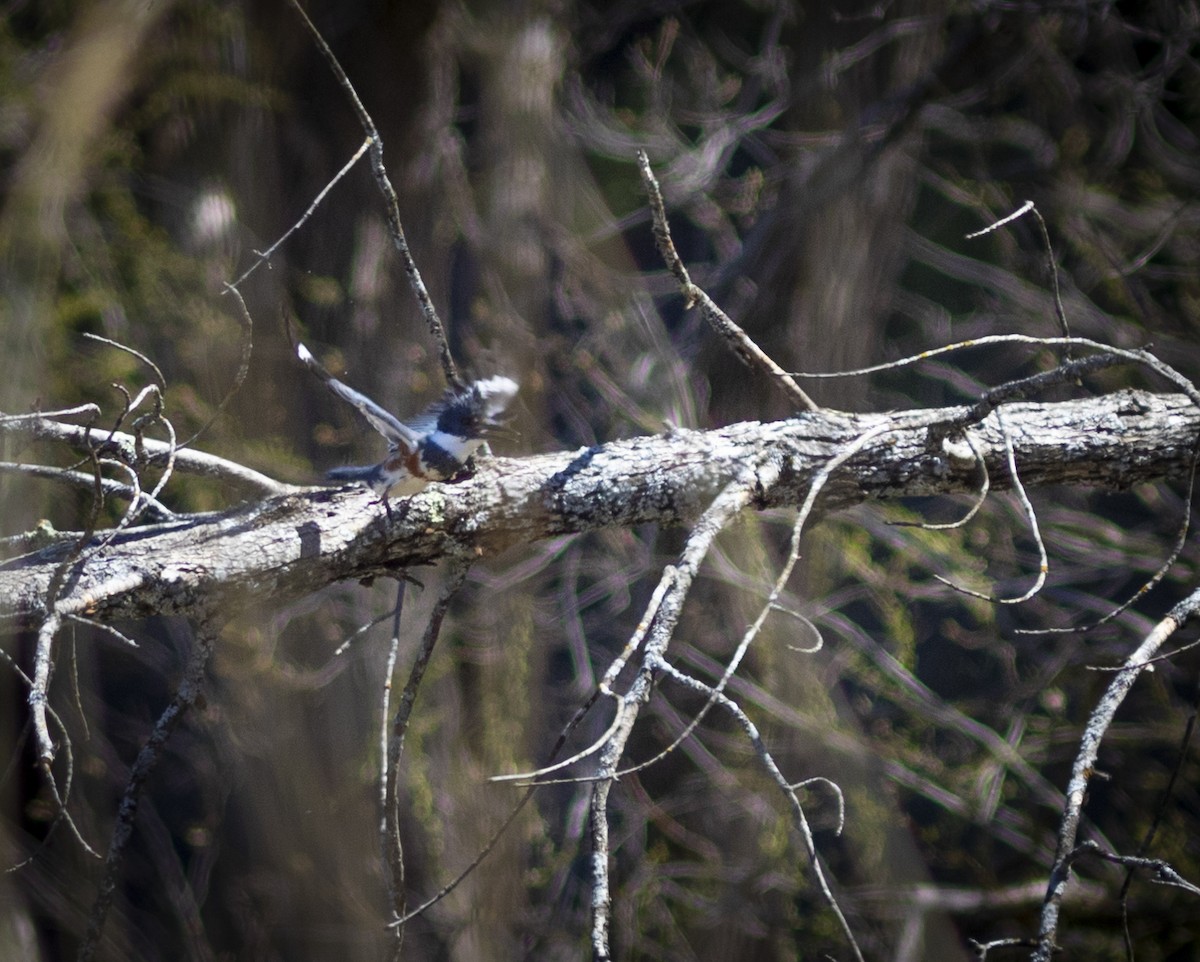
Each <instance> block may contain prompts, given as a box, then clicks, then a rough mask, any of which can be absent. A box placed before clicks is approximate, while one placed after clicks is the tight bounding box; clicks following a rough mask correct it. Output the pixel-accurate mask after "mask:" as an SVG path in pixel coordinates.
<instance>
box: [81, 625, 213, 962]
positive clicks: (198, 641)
mask: <svg viewBox="0 0 1200 962" xmlns="http://www.w3.org/2000/svg"><path fill="white" fill-rule="evenodd" d="M217 632H218V629H217V628H216V627H215V626H214V625H213V624H212V622H211V621H210V620H208V619H203V620H200V621H198V622H197V623H196V624H195V628H194V630H193V636H192V646H191V651H190V652H189V653H188V657H187V662H186V664H185V665H184V670H183V679H182V680H181V681H180V683H179V688H178V690H177V691H176V692H175V695H174V697H173V698H172V699H171V701H170V703H169V704H168V705H167V707H166V708H165V709H164V710H163V713H162V714H161V715H160V716H159V718H158V721H157V723H155V726H154V730H153V731H152V732H151V733H150V737H149V738H148V739H147V740H146V744H145V745H143V746H142V749H141V751H140V752H138V756H137V760H136V761H135V762H134V763H133V767H132V768H131V769H130V771H129V779H128V781H127V782H126V785H125V792H124V794H123V795H122V796H121V805H120V807H119V808H118V810H117V821H116V823H115V824H114V825H113V831H112V838H111V840H110V841H109V845H108V854H107V855H106V856H105V859H104V872H103V875H102V876H101V879H100V889H99V892H98V893H97V894H96V900H95V901H94V902H93V903H92V911H91V914H90V916H89V918H88V926H87V934H86V935H85V936H84V940H83V944H82V945H81V947H80V949H79V962H91V960H92V959H93V958H95V955H96V951H97V949H98V948H99V946H100V937H101V935H102V934H103V931H104V923H105V920H106V919H107V918H108V910H109V907H110V906H111V905H112V897H113V890H114V888H115V887H116V883H117V873H118V872H119V871H120V869H121V864H122V862H123V861H124V857H125V848H126V846H127V845H128V843H129V839H130V836H131V835H132V834H133V820H134V818H135V816H136V815H137V810H138V804H139V803H140V801H141V795H142V789H143V787H144V786H145V784H146V779H148V778H149V777H150V774H151V772H153V771H154V768H155V766H156V765H158V762H159V760H160V759H161V758H162V754H163V749H164V748H165V746H166V743H167V740H168V739H169V738H170V737H171V733H172V732H173V731H174V730H175V727H176V726H177V725H178V724H179V722H180V720H181V719H182V718H183V716H184V715H185V714H186V713H187V711H188V709H189V708H191V707H192V706H193V705H194V704H195V703H196V699H197V698H199V697H200V693H201V690H202V689H203V687H204V672H205V669H206V667H207V665H208V661H209V658H210V657H211V656H212V653H213V649H214V648H215V647H216V642H217Z"/></svg>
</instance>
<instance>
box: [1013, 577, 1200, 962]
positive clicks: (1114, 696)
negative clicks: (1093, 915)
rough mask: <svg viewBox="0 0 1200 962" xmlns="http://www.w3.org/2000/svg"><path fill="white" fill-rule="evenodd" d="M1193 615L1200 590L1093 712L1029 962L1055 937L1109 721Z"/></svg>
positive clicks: (1036, 961)
mask: <svg viewBox="0 0 1200 962" xmlns="http://www.w3.org/2000/svg"><path fill="white" fill-rule="evenodd" d="M1197 611H1200V590H1197V591H1194V592H1192V594H1190V595H1189V596H1188V597H1187V598H1185V599H1183V601H1181V602H1179V603H1178V604H1177V605H1175V607H1173V608H1172V609H1171V610H1170V612H1168V613H1167V616H1166V617H1165V618H1163V619H1162V621H1160V622H1159V623H1158V624H1157V625H1155V626H1154V629H1153V630H1152V631H1151V632H1150V633H1149V634H1148V635H1147V636H1146V637H1145V639H1144V640H1143V641H1142V643H1141V644H1140V645H1139V646H1138V647H1137V649H1136V650H1135V651H1134V652H1133V654H1131V655H1130V656H1129V657H1128V658H1127V659H1126V660H1125V667H1124V668H1123V669H1122V670H1121V671H1120V672H1118V673H1117V675H1116V676H1115V677H1114V678H1113V680H1112V681H1111V682H1110V683H1109V686H1108V689H1107V690H1106V691H1105V692H1104V695H1103V696H1102V697H1101V699H1100V701H1099V703H1098V704H1097V705H1096V707H1095V709H1094V710H1093V711H1092V715H1091V717H1090V718H1089V719H1088V723H1087V727H1086V729H1085V730H1084V734H1083V738H1082V740H1081V741H1080V746H1079V752H1078V753H1077V754H1076V756H1075V763H1074V765H1073V766H1072V769H1071V780H1070V782H1069V783H1068V785H1067V804H1066V808H1065V810H1064V811H1063V818H1062V822H1061V824H1060V826H1059V832H1058V846H1057V849H1056V852H1055V857H1054V866H1053V868H1052V869H1051V872H1050V881H1049V884H1048V886H1047V889H1046V898H1045V900H1044V901H1043V903H1042V919H1041V925H1040V927H1039V931H1038V944H1037V948H1036V949H1035V950H1034V952H1033V955H1032V956H1031V959H1032V960H1033V962H1050V959H1051V956H1052V954H1053V952H1054V948H1055V938H1056V936H1057V934H1058V919H1059V908H1060V906H1061V905H1062V899H1063V895H1064V893H1065V892H1066V890H1067V886H1068V884H1069V883H1070V881H1071V861H1072V859H1073V858H1074V854H1075V851H1076V842H1075V840H1076V837H1077V835H1078V831H1079V821H1080V818H1081V817H1082V815H1083V801H1084V796H1085V795H1086V793H1087V783H1088V780H1089V779H1090V778H1091V776H1092V773H1093V771H1094V770H1095V765H1096V758H1097V756H1098V755H1099V752H1100V743H1101V741H1102V740H1103V739H1104V735H1105V734H1106V733H1107V731H1108V728H1109V726H1110V725H1111V724H1112V720H1113V716H1114V715H1116V712H1117V709H1118V708H1119V707H1120V706H1121V702H1123V701H1124V700H1125V696H1126V695H1127V694H1128V693H1129V689H1130V688H1132V687H1133V683H1134V682H1135V681H1136V680H1137V677H1138V675H1139V674H1141V672H1142V670H1143V669H1144V668H1145V667H1146V664H1147V662H1148V660H1149V659H1150V658H1151V657H1152V656H1153V655H1154V653H1155V652H1156V651H1157V650H1158V649H1159V648H1160V647H1161V646H1162V645H1163V643H1164V642H1166V640H1167V639H1168V638H1170V637H1171V636H1172V635H1173V634H1174V633H1175V632H1176V631H1177V630H1179V629H1180V628H1181V627H1183V625H1184V624H1186V623H1187V621H1188V620H1189V619H1191V618H1192V617H1193V616H1194V615H1195V614H1196V612H1197Z"/></svg>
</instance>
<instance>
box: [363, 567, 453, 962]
mask: <svg viewBox="0 0 1200 962" xmlns="http://www.w3.org/2000/svg"><path fill="white" fill-rule="evenodd" d="M470 570H471V562H470V559H469V558H467V557H465V556H458V557H455V558H452V559H451V562H450V565H449V570H448V571H447V572H446V580H445V583H444V584H443V585H442V588H441V593H440V594H439V595H438V598H437V601H436V602H434V605H433V610H432V611H431V612H430V613H429V621H428V622H427V623H426V625H425V632H424V635H423V636H422V638H421V644H420V647H419V648H418V649H417V653H416V657H415V658H414V659H413V664H412V668H411V669H410V670H409V675H408V681H407V682H405V684H404V689H403V691H401V693H400V702H399V704H398V705H397V707H396V715H395V717H394V718H393V719H392V730H391V737H390V738H389V739H388V745H387V755H386V758H387V769H386V771H385V773H384V790H383V800H384V801H383V823H382V827H383V834H382V838H381V839H380V843H381V845H382V848H383V853H384V870H385V873H386V877H387V883H388V893H389V896H390V901H391V909H392V914H393V915H394V916H395V918H396V919H397V920H398V919H402V918H404V917H405V907H406V905H407V894H406V892H405V888H404V845H403V840H402V839H401V837H400V757H401V755H402V754H403V753H404V737H405V735H406V734H407V732H408V720H409V718H410V717H411V716H412V709H413V705H414V704H415V703H416V700H417V693H418V692H419V691H420V688H421V680H422V679H423V678H424V677H425V670H426V669H427V668H428V667H429V661H430V659H431V658H432V657H433V649H434V648H435V647H436V645H437V641H438V636H439V634H440V633H441V630H442V621H443V620H444V619H445V617H446V612H447V611H449V610H450V602H451V601H452V600H453V599H454V595H455V594H456V593H457V592H458V589H459V588H461V587H462V585H463V582H464V581H466V580H467V574H468V573H469V572H470ZM403 931H404V930H403V928H402V927H400V926H397V927H396V942H395V946H394V954H393V958H396V957H398V956H399V952H400V948H401V941H402V938H403Z"/></svg>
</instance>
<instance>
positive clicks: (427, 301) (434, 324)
mask: <svg viewBox="0 0 1200 962" xmlns="http://www.w3.org/2000/svg"><path fill="white" fill-rule="evenodd" d="M290 2H291V4H292V6H293V7H294V8H295V10H296V12H297V13H298V14H299V15H300V19H301V20H302V21H304V26H305V27H306V28H307V29H308V32H309V33H310V34H311V35H312V38H313V42H314V43H315V44H316V45H317V49H318V50H320V51H321V56H323V57H324V58H325V61H326V63H328V64H329V69H330V70H331V71H332V72H333V75H334V77H335V78H336V79H337V82H338V84H339V85H340V86H341V88H342V90H343V91H345V94H346V96H347V98H349V100H350V103H351V104H352V105H353V107H354V112H355V114H357V115H358V122H359V123H360V124H361V125H362V128H363V131H364V132H365V133H366V135H367V143H368V144H369V147H370V152H371V172H372V173H373V174H374V175H375V183H376V184H377V185H378V187H379V191H380V193H382V194H383V200H384V209H385V210H386V211H387V221H388V232H389V233H390V234H391V237H392V243H393V244H395V246H396V250H397V251H398V252H399V253H400V260H401V262H402V263H403V264H404V272H405V273H406V274H407V275H408V282H409V285H410V286H411V287H412V290H413V294H414V295H416V298H417V304H418V305H420V308H421V313H422V314H423V315H424V317H425V324H426V326H427V327H428V328H429V333H430V335H431V336H432V337H433V340H434V343H436V344H437V348H438V358H439V360H440V361H441V364H442V372H443V373H444V374H445V375H446V380H447V381H448V382H449V383H450V384H451V386H453V387H461V386H462V384H463V380H462V377H461V375H460V374H459V373H458V365H457V364H455V363H454V358H453V356H452V355H451V353H450V342H449V341H448V340H447V338H446V330H445V328H444V327H443V326H442V321H441V319H440V318H439V317H438V313H437V308H436V307H434V305H433V298H431V297H430V296H429V290H428V289H427V288H426V287H425V281H424V280H423V279H422V278H421V272H420V270H418V269H417V262H416V260H415V259H414V258H413V256H412V251H410V250H409V247H408V240H407V238H406V237H405V236H404V225H403V224H402V223H401V221H400V202H399V200H398V199H397V197H396V190H395V188H394V187H393V186H392V182H391V180H389V179H388V175H387V168H386V167H385V166H384V163H383V139H382V138H381V137H380V136H379V131H378V130H376V129H375V121H374V120H372V119H371V115H370V114H369V113H367V108H366V107H364V106H363V102H362V100H360V99H359V96H358V92H357V91H356V90H355V89H354V85H353V84H352V83H351V82H350V78H349V77H348V76H347V75H346V71H345V70H343V69H342V65H341V64H340V63H339V62H338V59H337V57H335V56H334V54H333V51H332V50H331V49H330V48H329V44H327V43H326V42H325V38H324V37H322V36H321V32H320V31H319V30H318V29H317V28H316V26H315V25H314V24H313V22H312V21H311V20H310V19H309V18H308V14H307V13H305V12H304V8H303V7H302V6H300V4H299V2H298V0H290Z"/></svg>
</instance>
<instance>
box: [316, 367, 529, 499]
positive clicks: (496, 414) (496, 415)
mask: <svg viewBox="0 0 1200 962" xmlns="http://www.w3.org/2000/svg"><path fill="white" fill-rule="evenodd" d="M296 353H297V354H298V355H299V357H300V360H301V361H303V362H304V365H305V366H306V367H307V368H308V369H309V370H310V371H312V372H313V373H314V374H316V375H317V377H319V378H320V379H321V380H322V381H324V382H325V386H326V387H328V388H329V390H331V391H332V392H333V393H334V394H336V395H337V396H338V397H340V398H341V399H342V400H343V401H345V402H347V403H348V404H350V405H351V406H352V407H354V408H355V409H356V410H357V411H358V413H359V414H361V415H362V416H363V417H364V418H365V419H366V421H367V423H368V424H370V425H371V427H373V428H374V429H375V430H376V431H378V432H379V433H380V434H382V435H383V437H384V439H385V440H386V441H387V443H388V456H387V457H386V458H384V459H383V460H382V461H380V462H379V463H378V464H372V465H367V466H366V467H361V468H360V467H345V468H334V469H333V470H332V471H330V472H329V474H328V475H327V477H328V478H329V479H330V480H331V481H353V482H357V483H359V484H365V485H366V486H367V487H369V488H370V489H371V490H373V491H374V492H375V493H376V494H378V495H379V496H380V497H381V498H382V499H383V503H384V506H385V507H386V506H387V498H388V493H389V492H391V493H394V494H396V495H397V496H398V497H407V496H408V495H410V494H416V493H417V492H418V491H421V490H422V489H424V487H425V486H426V485H427V484H429V482H430V481H449V480H450V479H451V478H453V477H454V476H455V475H457V474H458V473H460V472H461V471H462V470H463V468H465V467H466V465H467V461H468V460H469V459H470V457H471V455H473V454H474V453H475V452H476V451H477V450H478V449H479V446H480V445H481V444H483V442H484V441H485V440H487V437H488V435H490V434H494V433H496V432H497V430H498V429H500V428H502V427H503V423H504V422H503V416H504V411H505V409H506V408H507V407H508V406H509V404H511V403H512V399H513V398H514V397H516V394H517V382H516V381H514V380H512V378H507V377H489V378H485V379H484V380H482V381H474V382H472V383H471V384H467V385H465V386H464V387H460V388H450V389H449V390H447V391H446V393H445V394H444V395H443V396H442V398H441V399H440V400H438V401H435V402H434V403H433V404H431V405H430V406H429V407H427V408H426V409H425V410H424V411H423V412H422V413H421V414H419V415H418V416H417V417H415V418H413V420H412V421H410V422H408V423H407V424H405V423H404V422H403V421H401V420H400V419H399V418H396V417H395V416H393V415H392V414H389V413H388V412H387V411H385V410H384V409H383V408H381V407H380V406H379V405H378V404H376V403H375V402H374V401H372V400H371V399H370V398H369V397H367V396H366V395H365V394H359V392H358V391H356V390H354V388H352V387H348V386H346V385H345V384H343V383H342V382H341V381H339V380H338V379H337V378H335V377H334V376H333V375H332V374H330V373H329V372H328V371H327V370H325V368H324V367H322V366H321V364H320V362H319V361H318V360H317V359H316V358H315V357H313V356H312V354H311V352H310V351H309V350H308V348H306V347H305V346H304V345H303V344H299V343H297V345H296ZM389 514H390V509H389Z"/></svg>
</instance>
